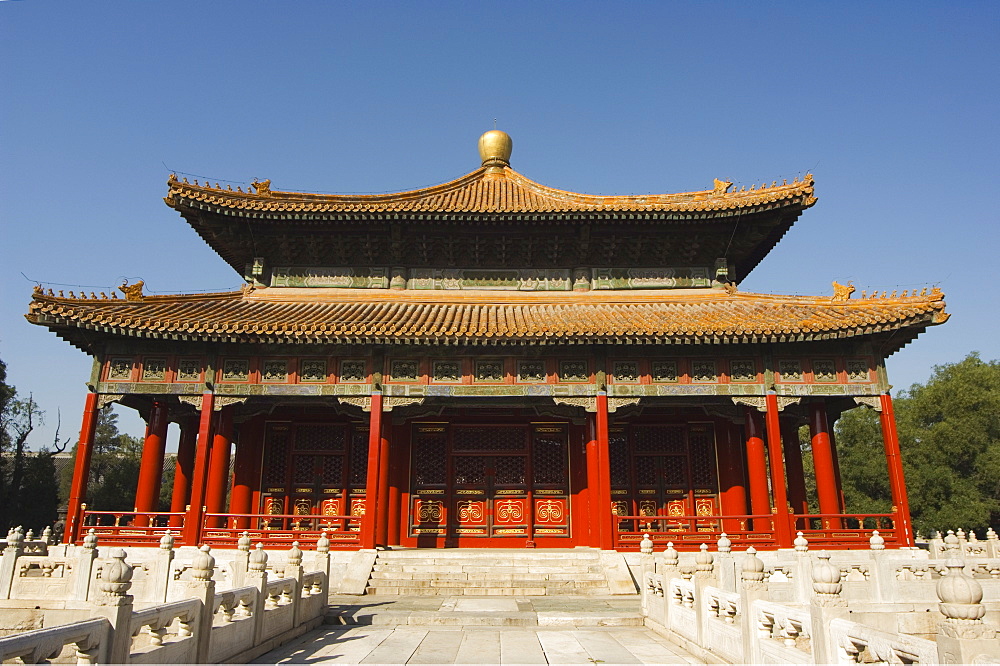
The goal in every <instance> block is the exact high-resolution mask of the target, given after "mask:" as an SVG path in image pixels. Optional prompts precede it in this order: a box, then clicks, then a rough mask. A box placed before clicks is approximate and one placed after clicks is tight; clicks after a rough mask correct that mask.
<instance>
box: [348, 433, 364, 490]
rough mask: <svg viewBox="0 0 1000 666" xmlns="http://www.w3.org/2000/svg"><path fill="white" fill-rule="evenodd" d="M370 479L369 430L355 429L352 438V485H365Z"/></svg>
mask: <svg viewBox="0 0 1000 666" xmlns="http://www.w3.org/2000/svg"><path fill="white" fill-rule="evenodd" d="M367 481H368V431H367V430H355V431H354V435H353V436H352V438H351V485H352V486H355V487H360V486H364V485H365V483H367Z"/></svg>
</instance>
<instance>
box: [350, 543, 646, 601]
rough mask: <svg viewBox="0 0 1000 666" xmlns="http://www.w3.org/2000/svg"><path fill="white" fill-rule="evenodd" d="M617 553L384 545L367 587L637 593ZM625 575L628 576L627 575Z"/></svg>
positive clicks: (425, 591) (418, 592)
mask: <svg viewBox="0 0 1000 666" xmlns="http://www.w3.org/2000/svg"><path fill="white" fill-rule="evenodd" d="M609 555H610V556H611V557H612V559H611V560H610V561H611V565H612V566H610V567H609V565H608V563H609ZM615 556H617V558H621V556H620V555H619V554H617V553H610V554H609V553H602V552H601V551H599V550H594V549H590V548H571V549H558V550H551V549H546V550H525V549H518V550H514V549H497V548H491V549H476V550H470V549H454V550H429V549H414V550H391V551H388V550H387V551H380V552H379V553H378V556H377V558H376V560H375V565H374V567H373V568H372V572H371V577H370V578H369V580H368V587H367V589H366V591H365V593H366V594H374V595H407V596H459V595H469V596H522V597H524V596H548V595H575V596H581V595H612V594H623V593H624V594H635V593H636V589H635V587H634V583H633V582H632V581H631V578H629V577H628V570H627V567H626V566H624V560H622V562H621V563H620V564H618V563H617V562H616V561H615V559H614V557H615ZM623 569H624V573H623ZM623 576H624V577H626V578H628V580H622V578H623Z"/></svg>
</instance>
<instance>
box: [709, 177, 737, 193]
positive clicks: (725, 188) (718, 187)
mask: <svg viewBox="0 0 1000 666" xmlns="http://www.w3.org/2000/svg"><path fill="white" fill-rule="evenodd" d="M713 180H714V181H715V189H713V190H712V194H728V193H729V188H730V187H732V186H733V184H732V183H731V182H730V181H728V180H719V179H718V178H715V179H713Z"/></svg>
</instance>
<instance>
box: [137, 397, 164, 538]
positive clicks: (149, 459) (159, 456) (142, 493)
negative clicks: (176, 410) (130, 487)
mask: <svg viewBox="0 0 1000 666" xmlns="http://www.w3.org/2000/svg"><path fill="white" fill-rule="evenodd" d="M166 447H167V403H165V402H163V401H162V400H154V401H153V406H152V408H150V410H149V423H148V425H147V426H146V441H145V442H143V445H142V460H141V462H140V463H139V483H138V485H137V487H136V489H135V511H136V513H147V512H150V511H156V508H157V507H156V505H157V503H158V502H159V499H160V483H161V482H162V480H163V454H164V452H165V451H166ZM135 525H136V526H138V527H146V526H147V525H149V517H148V516H136V518H135Z"/></svg>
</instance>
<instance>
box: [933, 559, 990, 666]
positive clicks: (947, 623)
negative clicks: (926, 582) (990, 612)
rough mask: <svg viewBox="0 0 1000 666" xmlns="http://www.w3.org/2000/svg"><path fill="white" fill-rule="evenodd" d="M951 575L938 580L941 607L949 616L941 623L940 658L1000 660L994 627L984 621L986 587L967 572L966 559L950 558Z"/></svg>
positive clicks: (946, 660) (947, 661)
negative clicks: (984, 590) (984, 593)
mask: <svg viewBox="0 0 1000 666" xmlns="http://www.w3.org/2000/svg"><path fill="white" fill-rule="evenodd" d="M945 566H946V567H948V575H947V576H943V577H942V578H941V579H940V580H939V581H938V583H937V595H938V598H939V599H940V600H941V603H940V604H938V608H939V609H940V611H941V614H942V615H944V617H945V619H944V621H943V622H941V624H940V626H939V627H938V635H937V647H938V658H939V659H940V661H941V663H942V664H986V663H995V662H996V661H998V660H1000V641H998V640H997V631H996V629H995V628H994V627H992V626H990V625H988V624H986V623H985V622H983V616H985V615H986V606H984V605H983V603H982V602H983V587H982V585H980V584H979V582H978V581H976V580H975V579H974V578H972V577H971V576H968V575H966V573H965V571H964V570H963V569H964V565H963V562H962V561H961V560H957V559H951V560H948V562H947V563H946V564H945Z"/></svg>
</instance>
